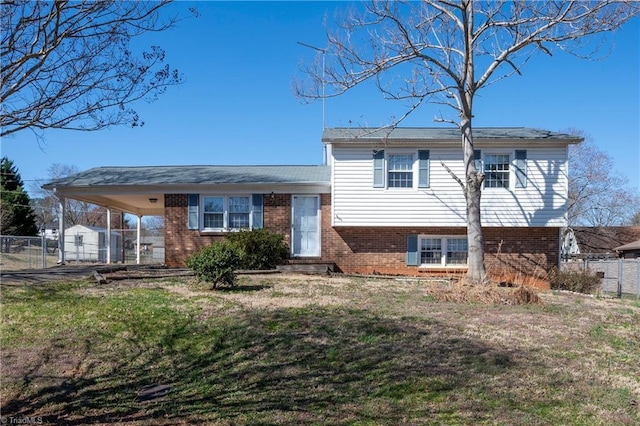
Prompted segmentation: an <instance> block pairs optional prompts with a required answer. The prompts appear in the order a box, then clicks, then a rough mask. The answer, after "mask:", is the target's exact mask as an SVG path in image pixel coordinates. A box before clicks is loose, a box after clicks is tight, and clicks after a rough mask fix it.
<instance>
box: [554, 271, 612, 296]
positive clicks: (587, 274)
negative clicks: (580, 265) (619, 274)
mask: <svg viewBox="0 0 640 426" xmlns="http://www.w3.org/2000/svg"><path fill="white" fill-rule="evenodd" d="M549 281H550V283H551V288H552V289H553V290H569V291H575V292H577V293H585V294H592V293H594V292H595V291H596V290H598V289H599V288H600V285H601V281H600V278H598V276H597V275H596V273H595V272H591V271H589V270H576V269H568V268H567V269H563V270H558V269H555V270H553V271H552V272H551V274H550V276H549Z"/></svg>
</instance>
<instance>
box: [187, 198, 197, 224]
mask: <svg viewBox="0 0 640 426" xmlns="http://www.w3.org/2000/svg"><path fill="white" fill-rule="evenodd" d="M188 197H189V201H188V204H187V205H188V207H187V216H188V219H187V228H189V229H198V216H199V214H198V207H199V204H200V197H199V196H198V194H189V195H188Z"/></svg>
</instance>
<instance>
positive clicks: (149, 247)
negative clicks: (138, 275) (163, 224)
mask: <svg viewBox="0 0 640 426" xmlns="http://www.w3.org/2000/svg"><path fill="white" fill-rule="evenodd" d="M140 255H141V257H142V260H143V262H144V263H164V237H161V236H146V237H142V239H141V240H140Z"/></svg>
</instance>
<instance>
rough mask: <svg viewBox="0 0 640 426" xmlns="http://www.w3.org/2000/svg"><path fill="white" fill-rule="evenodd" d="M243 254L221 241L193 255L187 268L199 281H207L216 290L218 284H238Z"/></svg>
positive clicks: (233, 246)
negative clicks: (237, 274) (237, 277)
mask: <svg viewBox="0 0 640 426" xmlns="http://www.w3.org/2000/svg"><path fill="white" fill-rule="evenodd" d="M241 261H242V252H241V251H240V250H239V249H238V247H237V246H236V245H234V244H232V243H231V242H229V241H221V242H218V243H214V244H212V245H210V246H207V247H204V248H203V249H201V250H200V251H198V252H197V253H194V254H193V255H191V256H190V257H189V258H188V259H187V261H186V265H187V268H189V269H191V270H192V271H193V272H195V274H196V277H197V278H198V280H199V281H206V282H210V283H212V284H213V288H216V286H217V285H218V284H229V285H231V286H233V285H235V283H236V272H235V271H236V270H237V269H239V268H240V264H241Z"/></svg>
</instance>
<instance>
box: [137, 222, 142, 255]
mask: <svg viewBox="0 0 640 426" xmlns="http://www.w3.org/2000/svg"><path fill="white" fill-rule="evenodd" d="M141 228H142V216H140V215H138V221H137V223H136V265H139V264H140V229H141Z"/></svg>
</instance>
